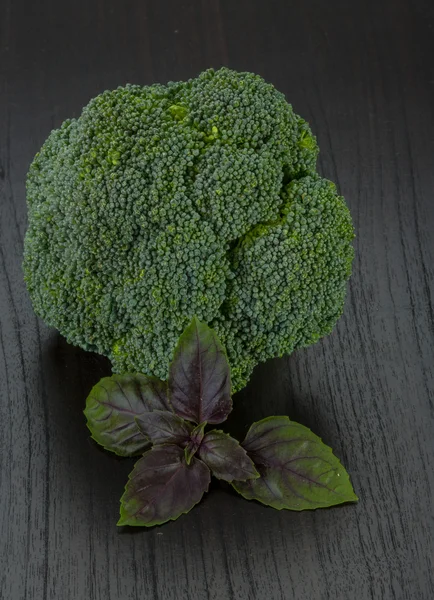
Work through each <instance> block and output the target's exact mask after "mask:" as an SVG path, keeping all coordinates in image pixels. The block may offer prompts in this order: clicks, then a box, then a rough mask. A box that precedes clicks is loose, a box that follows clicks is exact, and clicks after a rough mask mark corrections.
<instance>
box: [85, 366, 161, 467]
mask: <svg viewBox="0 0 434 600" xmlns="http://www.w3.org/2000/svg"><path fill="white" fill-rule="evenodd" d="M155 409H157V410H170V405H169V401H168V398H167V384H166V383H164V382H162V381H160V380H159V379H156V378H155V377H148V376H146V375H141V374H127V375H112V376H111V377H104V378H103V379H101V380H100V381H99V382H98V383H97V384H96V385H95V386H94V387H93V389H92V391H91V392H90V394H89V396H88V397H87V400H86V408H85V410H84V414H85V415H86V417H87V426H88V428H89V429H90V432H91V434H92V438H93V439H94V440H95V441H96V442H98V444H101V446H104V448H105V449H106V450H110V451H111V452H115V453H116V454H118V455H120V456H135V455H137V454H142V453H143V452H144V450H146V449H147V448H149V446H150V445H151V444H150V442H149V440H148V439H147V438H146V437H145V436H144V435H143V433H141V432H140V431H139V429H138V427H137V424H136V422H135V420H134V418H135V417H136V416H138V415H141V414H142V413H144V412H145V411H152V410H155Z"/></svg>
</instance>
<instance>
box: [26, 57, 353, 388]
mask: <svg viewBox="0 0 434 600" xmlns="http://www.w3.org/2000/svg"><path fill="white" fill-rule="evenodd" d="M317 154H318V147H317V144H316V141H315V138H314V137H313V136H312V134H311V131H310V129H309V126H308V125H307V123H306V122H305V121H303V119H301V118H300V117H299V116H297V115H296V114H295V113H294V112H293V110H292V107H291V105H289V104H288V103H287V102H286V100H285V97H284V96H283V95H282V94H281V93H280V92H278V91H277V90H276V89H275V88H274V87H273V86H272V85H270V84H267V83H265V82H264V81H263V79H262V78H261V77H259V76H257V75H254V74H251V73H238V72H235V71H232V70H229V69H226V68H223V69H220V70H219V71H213V70H212V69H210V70H208V71H205V72H203V73H201V74H200V75H199V76H198V77H197V78H195V79H192V80H189V81H187V82H179V83H169V84H167V85H165V86H163V85H152V86H146V87H141V86H138V85H127V86H125V87H120V88H118V89H116V90H113V91H107V92H104V93H103V94H101V95H99V96H97V97H96V98H94V99H93V100H91V102H90V103H89V104H88V105H87V106H86V107H85V108H84V109H83V112H82V114H81V116H80V117H79V118H78V119H71V120H67V121H65V122H64V123H63V125H62V126H61V127H60V128H59V129H57V130H55V131H53V132H52V133H51V134H50V136H49V137H48V139H47V140H46V142H45V144H44V145H43V147H42V149H41V151H40V152H39V153H38V154H37V155H36V157H35V159H34V161H33V163H32V165H31V167H30V170H29V174H28V179H27V199H28V208H29V227H28V231H27V234H26V239H25V249H24V273H25V279H26V282H27V286H28V289H29V292H30V295H31V298H32V301H33V304H34V307H35V310H36V312H37V313H38V315H40V316H41V317H42V318H43V319H44V320H45V321H46V322H47V323H49V324H50V325H52V326H54V327H56V328H57V329H58V330H59V331H60V332H61V333H62V334H63V335H64V336H65V337H66V338H67V339H68V341H70V342H71V343H73V344H76V345H79V346H81V347H83V348H85V349H89V350H94V351H96V352H99V353H101V354H104V355H106V356H108V357H109V358H110V359H111V361H112V363H113V369H114V371H116V372H125V371H140V372H145V373H150V374H155V375H157V376H159V377H163V378H164V377H165V375H166V373H167V367H168V363H169V361H170V359H171V357H172V353H173V349H174V347H175V345H176V341H177V338H178V336H179V335H180V333H181V332H182V331H183V329H184V328H185V326H186V325H187V324H188V322H189V321H190V320H191V317H192V316H193V315H196V316H197V317H198V318H199V319H201V320H204V321H206V322H208V323H210V324H211V325H212V326H213V327H215V328H216V329H217V331H218V333H219V335H220V336H221V338H222V341H223V342H224V343H225V345H226V348H227V352H228V356H229V361H230V364H231V368H232V379H233V386H234V389H235V390H237V389H240V388H241V387H242V386H243V385H244V384H245V383H246V381H247V380H248V378H249V376H250V373H251V370H252V369H253V367H254V365H255V364H256V363H257V362H259V361H263V360H266V359H267V358H270V357H273V356H280V355H282V354H284V353H289V352H292V351H293V350H294V349H295V348H297V347H299V346H305V345H307V344H311V343H313V342H315V341H317V340H318V339H319V338H320V337H321V336H323V335H325V334H327V333H329V332H330V331H331V329H332V327H333V325H334V324H335V322H336V320H337V319H338V317H339V315H340V314H341V312H342V307H343V302H344V297H345V283H346V280H347V279H348V277H349V275H350V269H351V261H352V257H353V249H352V245H351V241H352V238H353V235H354V233H353V227H352V223H351V218H350V214H349V211H348V209H347V207H346V205H345V202H344V200H343V198H342V197H340V196H338V195H337V193H336V190H335V187H334V185H333V184H332V183H331V182H329V181H327V180H324V179H322V178H320V177H319V176H318V175H317V174H316V171H315V165H316V158H317Z"/></svg>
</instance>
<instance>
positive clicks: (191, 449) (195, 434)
mask: <svg viewBox="0 0 434 600" xmlns="http://www.w3.org/2000/svg"><path fill="white" fill-rule="evenodd" d="M205 426H206V423H201V424H200V425H196V427H195V428H194V429H193V431H192V432H191V435H190V441H189V443H188V445H187V446H186V447H185V452H184V454H185V460H186V461H187V464H188V465H189V464H190V462H191V459H192V458H193V456H194V455H195V454H196V452H197V451H198V450H199V446H200V445H201V443H202V440H203V436H204V431H205Z"/></svg>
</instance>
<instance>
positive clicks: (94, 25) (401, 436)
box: [0, 0, 434, 600]
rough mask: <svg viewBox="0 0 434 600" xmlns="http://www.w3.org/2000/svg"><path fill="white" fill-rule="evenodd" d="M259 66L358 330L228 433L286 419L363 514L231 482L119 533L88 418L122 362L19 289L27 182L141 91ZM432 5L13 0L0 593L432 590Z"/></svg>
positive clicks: (332, 340)
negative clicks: (332, 246) (290, 131)
mask: <svg viewBox="0 0 434 600" xmlns="http://www.w3.org/2000/svg"><path fill="white" fill-rule="evenodd" d="M220 65H228V66H230V67H233V68H235V69H239V70H249V71H255V72H257V73H259V74H261V75H262V76H263V77H265V79H267V80H268V81H270V82H272V83H274V84H275V85H276V87H277V88H278V89H280V90H281V91H283V92H284V93H285V94H286V95H287V98H288V99H289V100H290V102H291V103H292V104H293V106H294V108H295V110H296V111H297V112H299V113H300V114H301V115H302V116H304V117H305V118H306V119H307V120H308V121H309V122H310V123H311V126H312V128H313V130H314V132H315V134H316V135H317V137H318V140H319V144H320V147H321V155H320V159H319V168H320V171H321V173H322V174H323V175H324V176H326V177H328V178H330V179H333V180H334V181H336V182H337V184H338V186H339V188H340V190H341V192H342V193H343V194H344V195H345V197H346V199H347V201H348V204H349V206H350V209H351V212H352V215H353V218H354V223H355V227H356V230H357V239H356V241H355V249H356V259H355V262H354V275H353V277H352V279H351V282H350V285H349V292H348V298H347V303H346V307H345V312H344V316H343V317H342V319H341V321H340V322H339V324H338V326H337V327H336V329H335V331H334V333H333V334H332V335H331V336H330V337H328V338H327V339H324V340H323V341H321V342H320V343H318V344H317V345H316V346H314V347H312V348H310V349H307V350H303V351H300V352H297V353H296V354H294V355H292V356H290V357H287V358H284V359H281V360H275V361H271V362H269V363H267V364H265V365H261V366H260V367H258V368H257V369H256V371H255V373H254V376H253V378H252V381H251V384H250V385H249V386H248V387H247V388H246V389H245V390H243V392H241V393H240V394H239V395H237V396H236V397H235V410H234V413H233V416H232V417H231V423H230V428H231V429H232V431H233V432H234V433H242V432H243V431H245V429H246V426H247V425H248V424H249V423H251V422H252V421H253V420H256V419H259V418H261V417H264V416H267V415H270V414H288V415H289V416H290V417H291V418H293V419H295V420H298V421H300V422H301V423H303V424H304V425H307V426H309V427H311V428H312V429H313V430H314V431H315V432H316V433H317V434H318V435H320V436H321V437H322V438H323V439H324V441H325V442H327V443H328V444H330V445H331V446H332V447H333V448H334V449H335V451H336V454H337V455H338V456H339V457H340V458H341V460H342V461H343V463H344V465H345V466H346V467H347V468H348V470H349V472H350V475H351V478H352V481H353V484H354V487H355V490H356V492H357V493H358V495H359V496H360V502H359V504H357V505H348V506H343V507H338V508H334V509H329V510H318V511H316V512H304V513H291V512H285V511H283V512H278V511H274V510H272V509H270V508H266V507H264V506H262V505H260V504H257V503H254V502H247V501H245V500H243V499H242V498H241V497H238V496H236V495H235V494H234V493H231V492H230V490H228V489H226V488H224V487H222V486H220V485H219V484H215V485H214V488H213V489H212V493H210V494H209V495H208V496H207V498H206V499H205V500H204V502H203V503H202V504H201V505H199V506H198V507H197V508H195V509H194V511H192V512H191V513H190V514H189V515H187V516H184V517H182V518H180V519H179V520H178V521H177V522H174V523H170V524H168V525H165V526H163V527H159V528H154V529H152V530H140V531H136V532H131V531H126V532H121V531H119V530H118V529H117V528H116V521H117V517H118V507H119V497H120V495H121V493H122V490H123V486H124V482H125V480H126V477H127V474H128V472H129V471H130V469H131V462H130V461H129V460H117V459H116V458H113V456H111V455H108V454H105V453H104V452H102V451H100V450H99V449H98V448H97V447H96V446H95V445H94V444H93V443H92V442H91V441H90V439H89V436H88V431H87V429H86V426H85V421H84V417H83V414H82V409H83V406H84V399H85V397H86V395H87V393H88V391H89V390H90V388H91V386H92V385H93V384H94V383H95V382H96V381H97V380H98V379H99V377H100V376H101V375H102V374H108V373H109V372H110V367H109V365H108V363H107V362H106V361H105V360H104V359H101V358H100V357H98V356H96V355H92V354H86V353H85V352H83V351H81V350H79V349H77V348H73V347H71V346H69V345H67V344H66V343H65V342H64V340H63V339H62V338H61V337H60V336H59V335H58V334H57V333H56V332H55V331H53V330H49V329H48V328H47V327H46V326H45V325H44V324H43V323H41V322H39V321H38V320H37V319H36V317H35V315H34V313H33V311H32V307H31V304H30V301H29V298H28V296H27V293H26V289H25V286H24V283H23V279H22V273H21V257H22V245H23V236H24V233H25V228H26V206H25V175H26V171H27V168H28V165H29V163H30V161H31V160H32V157H33V156H34V154H35V153H36V151H37V150H38V149H39V147H40V146H41V144H42V143H43V141H44V140H45V138H46V137H47V135H48V133H49V131H50V130H51V129H52V128H53V127H57V126H59V125H60V123H61V122H62V121H63V119H65V118H66V117H70V116H74V115H78V114H79V113H80V110H81V107H82V106H83V105H84V104H86V103H87V102H88V100H89V99H90V98H91V97H92V96H94V95H96V94H98V93H99V92H101V91H103V90H104V89H107V88H113V87H116V86H118V85H120V84H124V83H126V82H132V83H140V84H149V83H151V82H154V81H158V82H166V81H168V80H179V79H184V78H188V77H192V76H194V75H196V74H197V73H198V72H200V71H201V70H203V69H204V68H207V67H209V66H214V67H219V66H220ZM433 193H434V4H433V3H432V2H429V1H424V0H365V1H353V2H350V1H348V0H346V1H343V0H342V1H341V0H329V1H327V2H326V1H324V0H292V1H289V0H279V1H278V0H262V1H252V0H221V1H220V2H219V1H218V0H195V1H193V0H190V1H184V2H183V1H179V2H176V1H175V0H172V1H164V0H163V1H157V0H154V1H152V0H147V1H143V0H142V1H139V0H137V1H129V0H122V1H121V0H105V1H104V0H99V1H89V0H75V1H74V2H63V1H56V0H42V1H40V2H30V1H24V0H14V1H12V0H1V2H0V242H1V245H0V326H1V328H0V341H1V347H0V450H1V454H0V567H1V568H0V598H1V599H2V600H46V599H50V600H130V599H131V600H139V599H143V600H154V599H162V600H172V599H173V600H184V599H186V600H205V599H209V600H226V599H227V600H247V599H248V600H250V599H259V600H262V599H264V600H280V599H285V600H286V599H288V600H289V599H293V598H294V599H297V600H317V599H328V598H330V599H339V600H353V599H354V600H364V599H371V598H372V599H386V600H389V599H404V598H409V599H412V600H413V599H415V600H431V599H432V598H434V583H433V567H434V565H433V556H434V548H433V540H432V536H433V533H434V528H433V505H432V491H433V485H434V474H433V465H434V452H433V445H434V444H433V439H434V436H433V433H434V428H433V388H434V386H433V376H434V370H433V364H434V343H433V339H434V322H433V295H434V289H433V281H434V277H433V273H434V271H433V264H434V243H433V229H434V207H433Z"/></svg>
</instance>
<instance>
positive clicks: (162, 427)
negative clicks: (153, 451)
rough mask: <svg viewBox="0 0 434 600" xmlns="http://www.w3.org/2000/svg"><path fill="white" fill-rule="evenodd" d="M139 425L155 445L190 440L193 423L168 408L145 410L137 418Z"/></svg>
mask: <svg viewBox="0 0 434 600" xmlns="http://www.w3.org/2000/svg"><path fill="white" fill-rule="evenodd" d="M135 420H136V423H137V427H138V428H139V429H140V431H141V432H142V433H143V434H144V435H145V436H146V437H148V438H149V439H150V440H151V442H152V443H153V444H155V445H158V444H179V445H181V446H185V445H186V444H187V443H188V441H189V440H190V433H191V432H192V429H193V425H192V424H191V423H189V422H188V421H184V419H181V417H178V415H175V414H174V413H173V412H169V411H167V410H154V411H152V412H145V413H143V414H142V415H140V416H138V417H136V418H135Z"/></svg>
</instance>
